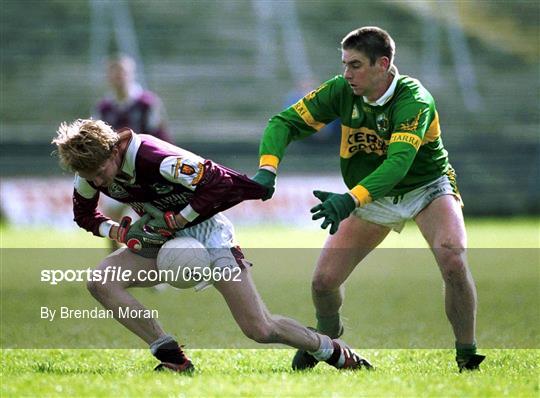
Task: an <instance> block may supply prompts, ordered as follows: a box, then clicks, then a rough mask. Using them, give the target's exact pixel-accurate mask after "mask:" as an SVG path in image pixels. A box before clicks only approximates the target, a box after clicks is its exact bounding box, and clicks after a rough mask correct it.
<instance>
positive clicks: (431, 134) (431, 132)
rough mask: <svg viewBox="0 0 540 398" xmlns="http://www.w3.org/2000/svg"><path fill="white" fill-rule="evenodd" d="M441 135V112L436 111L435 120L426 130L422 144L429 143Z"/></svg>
mask: <svg viewBox="0 0 540 398" xmlns="http://www.w3.org/2000/svg"><path fill="white" fill-rule="evenodd" d="M440 136H441V126H440V124H439V114H438V113H437V112H435V117H434V118H433V121H432V122H431V124H430V125H429V128H428V130H427V131H426V134H425V135H424V139H423V140H422V145H424V144H427V143H428V142H433V141H435V140H436V139H437V138H439V137H440Z"/></svg>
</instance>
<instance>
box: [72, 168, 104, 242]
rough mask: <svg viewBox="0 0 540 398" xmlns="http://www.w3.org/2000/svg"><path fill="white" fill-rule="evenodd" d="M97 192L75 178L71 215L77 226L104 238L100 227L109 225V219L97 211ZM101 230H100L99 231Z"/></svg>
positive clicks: (84, 181)
mask: <svg viewBox="0 0 540 398" xmlns="http://www.w3.org/2000/svg"><path fill="white" fill-rule="evenodd" d="M98 200H99V191H98V190H97V189H95V188H94V187H92V186H91V185H90V184H89V183H88V181H86V180H85V179H83V178H81V177H79V176H78V175H77V176H75V181H74V188H73V215H74V221H75V222H76V223H77V225H78V226H79V227H81V228H83V229H85V230H87V231H89V232H92V233H93V234H94V235H96V236H101V237H103V236H105V234H104V233H103V232H104V230H106V231H107V232H108V230H109V229H110V228H102V225H107V224H108V223H110V221H111V220H110V218H108V217H106V216H105V215H103V214H102V213H101V212H99V211H98V210H97V205H98ZM100 228H101V229H100Z"/></svg>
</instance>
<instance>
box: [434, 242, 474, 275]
mask: <svg viewBox="0 0 540 398" xmlns="http://www.w3.org/2000/svg"><path fill="white" fill-rule="evenodd" d="M436 250H437V259H438V262H439V265H440V268H441V272H442V275H443V278H444V280H445V281H446V282H455V281H459V280H461V279H462V278H463V277H464V275H466V273H467V261H466V257H465V249H463V248H452V247H441V248H439V249H436Z"/></svg>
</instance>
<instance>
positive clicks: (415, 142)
mask: <svg viewBox="0 0 540 398" xmlns="http://www.w3.org/2000/svg"><path fill="white" fill-rule="evenodd" d="M395 142H404V143H405V144H411V145H412V146H413V147H414V149H416V150H418V148H420V145H422V140H421V139H420V137H418V136H417V135H415V134H411V133H402V132H397V133H392V137H391V138H390V145H392V144H393V143H395Z"/></svg>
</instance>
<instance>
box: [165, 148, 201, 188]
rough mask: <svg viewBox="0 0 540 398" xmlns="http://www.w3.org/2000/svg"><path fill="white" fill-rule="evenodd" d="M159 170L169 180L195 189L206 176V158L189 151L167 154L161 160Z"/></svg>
mask: <svg viewBox="0 0 540 398" xmlns="http://www.w3.org/2000/svg"><path fill="white" fill-rule="evenodd" d="M159 172H160V174H161V176H162V177H163V178H165V179H166V180H167V181H169V182H172V183H174V184H180V185H183V186H184V187H185V188H187V189H189V190H190V191H195V188H196V187H197V184H198V183H199V182H200V181H201V179H202V178H203V176H204V159H203V158H201V157H200V156H197V155H195V154H193V153H191V152H187V151H186V152H185V153H184V154H182V155H174V156H167V157H166V158H164V159H163V160H162V161H161V164H160V166H159Z"/></svg>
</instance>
